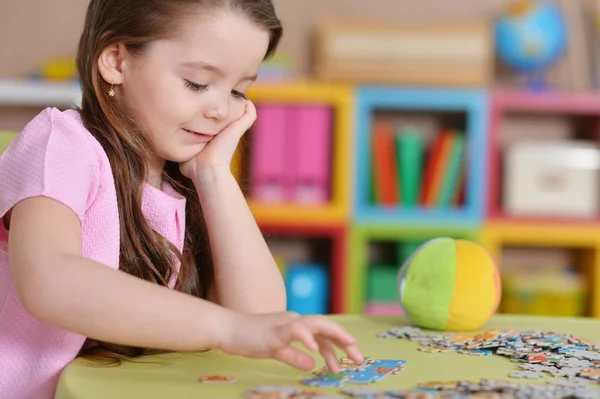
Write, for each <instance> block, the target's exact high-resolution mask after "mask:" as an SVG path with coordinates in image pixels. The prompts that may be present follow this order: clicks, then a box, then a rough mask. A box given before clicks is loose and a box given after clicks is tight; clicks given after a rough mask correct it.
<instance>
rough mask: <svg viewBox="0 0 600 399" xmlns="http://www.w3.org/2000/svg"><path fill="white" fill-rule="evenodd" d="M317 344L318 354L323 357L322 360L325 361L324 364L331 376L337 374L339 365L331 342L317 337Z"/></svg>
mask: <svg viewBox="0 0 600 399" xmlns="http://www.w3.org/2000/svg"><path fill="white" fill-rule="evenodd" d="M317 343H318V344H319V352H320V353H321V356H323V359H325V364H326V365H327V368H328V369H329V371H330V372H331V373H333V374H337V373H339V372H340V364H339V362H338V360H337V356H336V354H335V347H334V346H333V344H332V343H331V341H329V340H328V339H327V338H324V337H319V336H317Z"/></svg>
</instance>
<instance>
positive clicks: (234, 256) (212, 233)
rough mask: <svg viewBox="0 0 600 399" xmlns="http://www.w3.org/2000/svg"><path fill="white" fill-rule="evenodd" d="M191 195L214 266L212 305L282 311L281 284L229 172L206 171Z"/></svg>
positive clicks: (199, 176)
mask: <svg viewBox="0 0 600 399" xmlns="http://www.w3.org/2000/svg"><path fill="white" fill-rule="evenodd" d="M194 180H195V185H196V189H197V191H198V196H199V198H200V203H201V205H202V210H203V213H204V219H205V221H206V225H207V229H208V234H209V237H210V245H211V250H212V255H213V261H214V265H215V297H216V298H215V299H216V301H217V302H218V303H220V304H221V305H223V306H226V307H228V308H231V309H235V310H238V311H241V312H248V313H266V312H279V311H284V310H285V309H286V293H285V286H284V283H283V278H282V276H281V273H280V272H279V268H278V267H277V264H276V263H275V260H274V259H273V256H272V255H271V252H270V250H269V248H268V246H267V244H266V242H265V240H264V238H263V236H262V233H261V231H260V229H259V228H258V226H257V224H256V221H255V220H254V217H253V215H252V213H251V212H250V209H249V208H248V205H247V203H246V199H245V198H244V195H243V193H242V191H241V189H240V187H239V185H238V183H237V181H236V180H235V178H234V176H233V175H232V174H231V172H230V171H229V169H228V168H222V169H216V168H207V169H205V170H203V171H202V172H201V173H200V174H198V175H197V178H196V179H194Z"/></svg>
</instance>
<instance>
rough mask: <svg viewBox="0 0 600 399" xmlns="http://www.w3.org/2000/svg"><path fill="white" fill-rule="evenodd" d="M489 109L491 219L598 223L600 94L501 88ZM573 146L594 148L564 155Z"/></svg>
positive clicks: (488, 208) (489, 209)
mask: <svg viewBox="0 0 600 399" xmlns="http://www.w3.org/2000/svg"><path fill="white" fill-rule="evenodd" d="M489 107H490V128H489V133H488V135H489V139H488V160H489V167H488V172H489V175H488V176H487V179H486V181H487V185H488V187H487V192H488V195H487V205H486V206H487V217H488V218H490V219H492V220H511V221H515V222H518V221H527V222H534V221H540V222H545V221H556V222H557V221H560V222H575V223H590V222H598V221H599V220H600V215H599V214H598V213H596V214H595V215H594V214H593V213H592V212H593V208H595V207H596V206H597V204H596V202H598V201H595V200H594V197H595V196H596V195H597V192H598V191H599V190H598V186H597V185H598V181H597V179H596V178H595V177H594V175H593V172H591V171H592V169H594V168H595V167H597V166H598V162H599V161H598V159H597V158H598V157H597V155H594V154H593V152H594V150H595V147H597V146H598V144H599V143H600V129H599V128H600V124H599V121H600V96H598V95H596V94H592V93H560V92H544V93H531V92H512V91H499V92H495V93H493V94H492V95H491V101H490V104H489ZM523 144H525V145H526V146H528V147H525V146H523ZM553 145H554V147H553ZM573 145H577V146H582V145H584V146H588V147H589V150H585V151H587V152H583V153H581V152H579V153H571V154H568V153H566V152H565V149H568V148H571V147H572V146H573ZM543 146H546V147H543ZM544 149H545V150H544ZM512 151H519V152H518V153H519V154H520V155H519V158H516V156H515V155H514V154H517V152H512ZM579 151H581V150H579ZM511 152H512V154H513V156H512V157H508V155H509V154H511ZM590 152H592V154H590ZM574 154H576V155H574ZM580 154H583V155H580ZM518 159H520V160H521V161H516V160H518ZM515 162H521V163H515ZM582 162H583V164H582ZM525 166H526V167H525ZM542 200H543V201H542ZM590 208H591V209H592V211H591V212H590ZM561 209H562V211H561ZM578 209H579V211H576V210H578Z"/></svg>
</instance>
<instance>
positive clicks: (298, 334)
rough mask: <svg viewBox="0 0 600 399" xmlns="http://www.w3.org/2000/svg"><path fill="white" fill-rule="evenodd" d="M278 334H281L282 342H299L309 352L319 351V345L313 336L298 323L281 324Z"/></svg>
mask: <svg viewBox="0 0 600 399" xmlns="http://www.w3.org/2000/svg"><path fill="white" fill-rule="evenodd" d="M299 320H301V319H299ZM279 333H280V334H281V336H280V339H281V340H282V341H283V342H286V343H291V342H292V341H300V342H302V344H303V345H304V346H305V347H306V349H308V350H309V351H311V352H316V351H317V350H319V344H318V343H317V341H316V339H315V336H314V335H313V334H312V333H311V331H310V330H309V329H308V328H306V327H305V326H303V325H302V323H300V322H291V323H287V324H283V325H282V326H281V327H280V329H279Z"/></svg>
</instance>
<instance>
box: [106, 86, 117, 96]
mask: <svg viewBox="0 0 600 399" xmlns="http://www.w3.org/2000/svg"><path fill="white" fill-rule="evenodd" d="M114 87H115V85H114V84H113V83H111V84H110V90H109V91H108V96H109V97H114V96H115V89H114Z"/></svg>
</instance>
